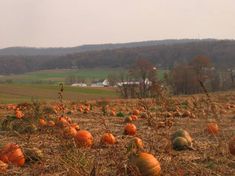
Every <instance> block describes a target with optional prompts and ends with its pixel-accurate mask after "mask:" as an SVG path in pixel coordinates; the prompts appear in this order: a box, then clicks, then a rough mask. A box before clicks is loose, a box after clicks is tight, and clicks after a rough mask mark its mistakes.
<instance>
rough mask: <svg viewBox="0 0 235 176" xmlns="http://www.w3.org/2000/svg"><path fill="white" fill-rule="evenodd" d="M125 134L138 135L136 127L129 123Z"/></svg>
mask: <svg viewBox="0 0 235 176" xmlns="http://www.w3.org/2000/svg"><path fill="white" fill-rule="evenodd" d="M124 134H126V135H135V134H136V126H135V125H134V124H131V123H128V124H127V125H126V126H125V128H124Z"/></svg>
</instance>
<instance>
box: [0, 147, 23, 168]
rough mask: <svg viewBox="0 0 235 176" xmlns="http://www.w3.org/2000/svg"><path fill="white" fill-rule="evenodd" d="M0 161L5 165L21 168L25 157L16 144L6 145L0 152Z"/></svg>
mask: <svg viewBox="0 0 235 176" xmlns="http://www.w3.org/2000/svg"><path fill="white" fill-rule="evenodd" d="M0 160H2V161H3V162H5V163H12V164H14V165H16V166H23V165H24V163H25V156H24V154H23V152H22V150H21V148H20V147H19V146H18V145H17V144H6V145H5V146H4V147H3V149H2V150H1V153H0Z"/></svg>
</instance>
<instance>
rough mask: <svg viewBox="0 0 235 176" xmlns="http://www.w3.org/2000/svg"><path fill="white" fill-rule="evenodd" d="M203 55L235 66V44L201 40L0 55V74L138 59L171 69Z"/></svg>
mask: <svg viewBox="0 0 235 176" xmlns="http://www.w3.org/2000/svg"><path fill="white" fill-rule="evenodd" d="M198 55H203V56H206V57H208V58H210V59H211V61H212V62H213V64H214V67H215V68H216V69H219V70H226V69H232V68H234V67H235V41H227V40H226V41H201V42H191V43H181V44H172V45H156V46H143V47H134V48H119V49H113V50H99V51H89V52H82V53H73V54H69V55H64V56H52V55H38V56H3V55H2V56H0V74H18V73H25V72H29V71H38V70H45V69H56V68H61V69H69V68H74V67H76V68H94V67H108V68H114V67H124V68H129V67H130V66H131V65H132V64H133V63H135V62H136V61H137V60H138V59H139V58H147V60H148V61H149V62H151V63H153V64H154V65H159V66H161V67H162V68H165V69H173V68H174V67H175V66H176V65H179V64H187V63H188V62H189V61H190V59H191V58H194V57H196V56H198Z"/></svg>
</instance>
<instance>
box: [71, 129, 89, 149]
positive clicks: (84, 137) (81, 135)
mask: <svg viewBox="0 0 235 176" xmlns="http://www.w3.org/2000/svg"><path fill="white" fill-rule="evenodd" d="M74 139H75V142H76V144H77V146H78V147H91V146H92V144H93V136H92V135H91V133H90V132H89V131H87V130H80V131H78V132H77V134H76V136H75V137H74Z"/></svg>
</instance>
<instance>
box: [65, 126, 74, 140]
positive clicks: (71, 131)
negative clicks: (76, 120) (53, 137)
mask: <svg viewBox="0 0 235 176" xmlns="http://www.w3.org/2000/svg"><path fill="white" fill-rule="evenodd" d="M63 134H64V137H65V138H69V137H75V136H76V135H77V130H76V129H75V128H74V127H71V126H67V127H65V128H64V130H63Z"/></svg>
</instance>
